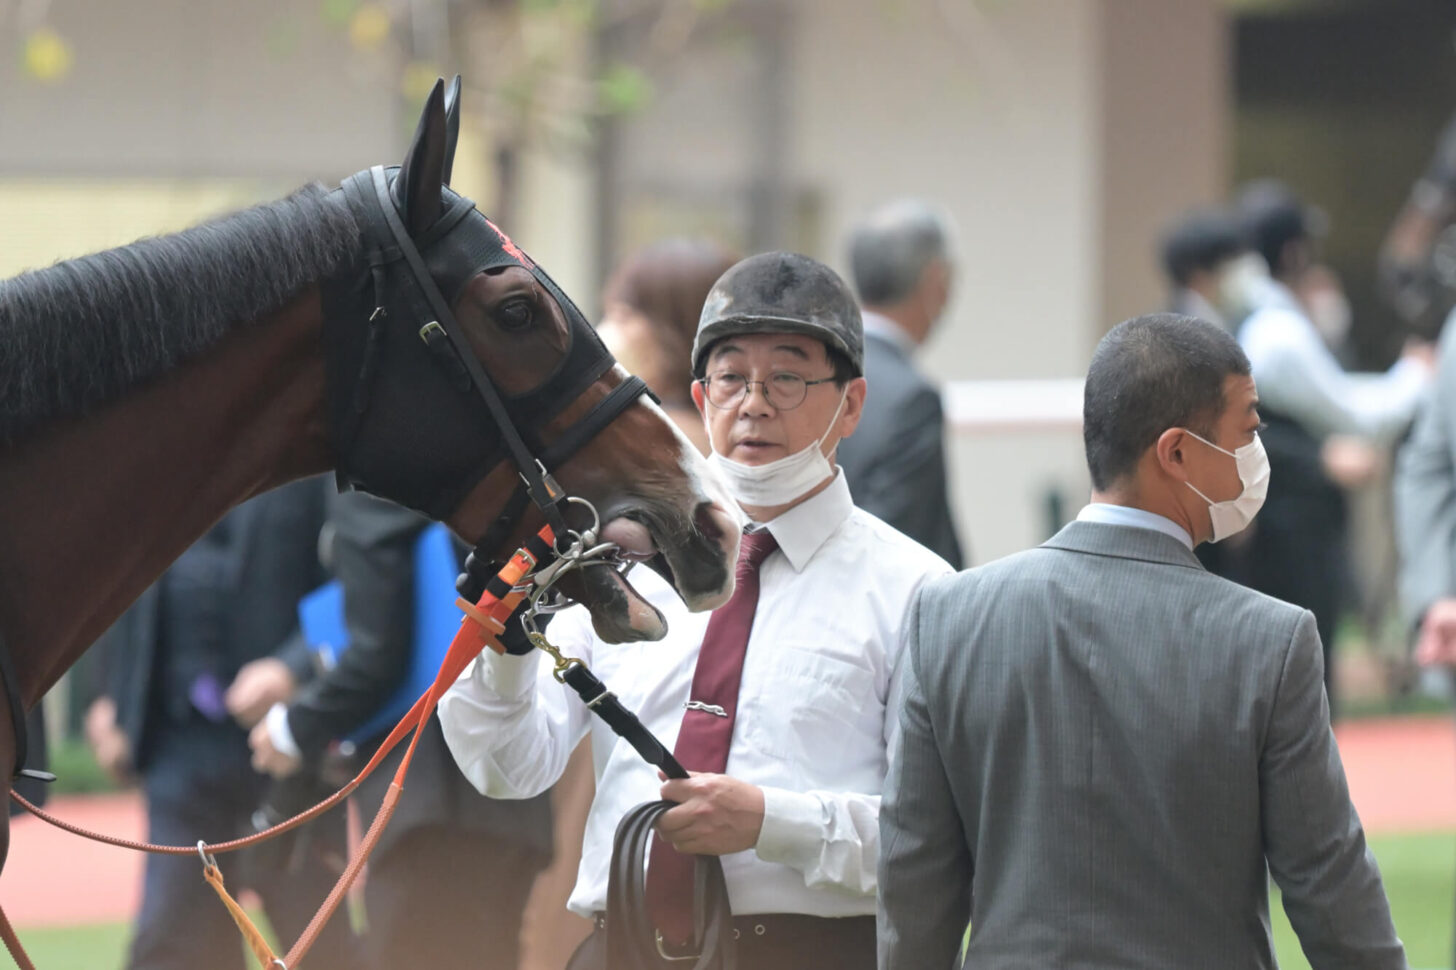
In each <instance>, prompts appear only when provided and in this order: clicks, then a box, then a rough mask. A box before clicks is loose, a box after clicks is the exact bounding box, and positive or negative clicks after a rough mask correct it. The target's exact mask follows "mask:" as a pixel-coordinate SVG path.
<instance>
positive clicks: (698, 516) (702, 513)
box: [693, 502, 723, 542]
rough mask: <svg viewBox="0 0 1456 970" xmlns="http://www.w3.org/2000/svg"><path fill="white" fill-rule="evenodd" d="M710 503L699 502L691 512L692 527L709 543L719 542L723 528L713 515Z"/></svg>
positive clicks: (712, 507) (718, 519)
mask: <svg viewBox="0 0 1456 970" xmlns="http://www.w3.org/2000/svg"><path fill="white" fill-rule="evenodd" d="M713 511H714V506H713V503H712V502H700V503H699V504H698V507H697V509H696V510H695V511H694V512H693V527H694V528H696V529H697V530H698V533H699V534H700V535H702V536H703V537H704V538H705V539H707V540H708V541H709V542H721V541H722V539H723V526H722V524H721V519H720V518H719V516H717V515H714V514H713ZM720 515H721V513H720Z"/></svg>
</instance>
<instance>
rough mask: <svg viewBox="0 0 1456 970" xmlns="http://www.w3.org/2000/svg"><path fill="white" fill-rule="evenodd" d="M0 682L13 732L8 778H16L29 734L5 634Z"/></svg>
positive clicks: (0, 636)
mask: <svg viewBox="0 0 1456 970" xmlns="http://www.w3.org/2000/svg"><path fill="white" fill-rule="evenodd" d="M0 681H3V682H4V684H5V702H6V704H7V705H9V707H10V725H11V727H12V729H13V730H14V732H15V763H14V764H13V765H12V766H11V771H10V777H12V778H18V777H19V776H20V775H21V774H24V773H25V759H26V756H27V754H28V753H29V750H28V749H29V733H28V732H27V731H26V729H25V704H24V703H23V702H22V701H21V699H20V680H19V679H18V678H17V677H16V676H15V661H14V659H13V658H12V657H11V656H10V646H9V644H7V643H6V642H5V634H3V633H0Z"/></svg>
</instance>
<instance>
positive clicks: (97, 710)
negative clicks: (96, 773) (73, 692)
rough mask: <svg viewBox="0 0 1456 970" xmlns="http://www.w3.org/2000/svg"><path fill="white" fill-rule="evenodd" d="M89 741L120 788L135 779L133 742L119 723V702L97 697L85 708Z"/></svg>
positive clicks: (93, 753)
mask: <svg viewBox="0 0 1456 970" xmlns="http://www.w3.org/2000/svg"><path fill="white" fill-rule="evenodd" d="M85 730H86V741H87V742H88V743H89V744H90V745H91V754H92V755H93V756H95V758H96V763H97V764H98V765H100V766H101V770H102V771H104V772H106V774H107V777H109V778H110V779H111V780H112V781H114V782H116V783H117V784H119V785H122V784H126V783H128V782H130V781H131V780H132V763H131V742H130V741H129V740H127V736H126V734H125V733H124V732H123V731H122V730H121V727H120V726H118V725H117V723H116V702H115V701H113V700H112V699H111V698H110V697H98V698H96V700H94V701H92V702H91V706H90V707H88V708H87V709H86V724H85Z"/></svg>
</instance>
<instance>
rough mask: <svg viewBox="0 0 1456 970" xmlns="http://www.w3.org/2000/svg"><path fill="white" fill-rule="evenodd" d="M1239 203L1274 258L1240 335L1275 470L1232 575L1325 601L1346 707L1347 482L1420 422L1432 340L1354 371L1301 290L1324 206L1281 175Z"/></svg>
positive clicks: (1328, 646) (1323, 631)
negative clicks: (1374, 450)
mask: <svg viewBox="0 0 1456 970" xmlns="http://www.w3.org/2000/svg"><path fill="white" fill-rule="evenodd" d="M1235 209H1236V212H1237V213H1238V216H1239V219H1240V223H1241V225H1242V228H1243V231H1244V234H1245V236H1246V237H1247V238H1248V240H1249V242H1250V244H1251V245H1252V246H1253V248H1254V250H1255V251H1256V252H1258V253H1259V254H1260V255H1261V256H1262V257H1263V258H1264V261H1265V263H1266V264H1267V266H1268V269H1269V280H1268V283H1267V284H1266V285H1265V286H1263V287H1262V288H1261V290H1260V291H1259V292H1260V293H1261V296H1260V298H1259V300H1258V304H1257V306H1256V307H1255V308H1254V310H1253V312H1252V313H1251V314H1250V315H1249V317H1248V318H1247V319H1246V320H1245V321H1244V323H1243V325H1242V326H1241V327H1240V328H1239V333H1238V338H1239V343H1240V345H1241V346H1242V347H1243V349H1244V352H1245V353H1246V354H1248V357H1249V362H1250V365H1251V366H1252V368H1253V376H1254V379H1255V381H1257V382H1258V385H1259V395H1260V412H1261V413H1262V414H1263V415H1264V419H1265V422H1266V424H1267V429H1266V430H1265V432H1264V434H1263V438H1264V442H1265V446H1266V447H1267V449H1268V452H1269V461H1270V465H1271V467H1272V469H1273V474H1272V477H1271V484H1270V487H1269V497H1268V501H1267V504H1266V506H1265V509H1264V513H1263V515H1261V516H1260V518H1259V522H1258V524H1257V526H1256V528H1255V529H1254V530H1253V533H1252V535H1251V536H1250V537H1249V540H1248V543H1247V545H1246V547H1245V549H1244V551H1243V553H1242V555H1241V559H1242V562H1241V563H1240V564H1239V566H1238V568H1237V570H1236V571H1231V572H1229V573H1227V575H1229V577H1230V578H1232V579H1236V580H1238V581H1239V582H1243V583H1245V584H1246V585H1248V586H1251V587H1253V588H1254V589H1257V590H1259V591H1261V592H1264V593H1268V594H1269V595H1271V596H1275V597H1277V598H1279V599H1282V600H1286V601H1288V602H1290V603H1294V604H1296V605H1298V606H1303V607H1305V608H1306V609H1308V610H1310V611H1311V612H1312V613H1314V615H1315V619H1316V621H1317V623H1318V625H1319V633H1320V641H1321V643H1322V644H1323V645H1324V651H1325V686H1326V690H1327V691H1328V692H1329V693H1330V699H1331V709H1332V710H1334V709H1335V708H1336V706H1337V705H1336V696H1335V693H1334V690H1333V684H1334V668H1335V664H1334V662H1333V658H1332V656H1331V650H1332V647H1333V643H1334V639H1335V626H1336V622H1337V621H1338V619H1339V617H1340V614H1341V612H1342V611H1343V608H1344V605H1345V602H1346V598H1347V597H1346V592H1347V590H1348V589H1349V588H1350V586H1351V579H1350V575H1349V573H1350V564H1349V559H1348V556H1349V552H1348V549H1347V523H1346V518H1347V510H1346V497H1345V489H1346V488H1349V487H1355V486H1358V485H1361V484H1364V483H1365V482H1366V481H1368V480H1369V479H1370V477H1371V475H1372V474H1373V470H1374V466H1373V465H1372V462H1371V452H1370V451H1369V447H1370V446H1378V447H1385V446H1388V445H1390V444H1391V443H1392V442H1393V441H1394V440H1395V439H1396V438H1397V437H1398V436H1399V435H1400V434H1401V433H1402V432H1403V431H1404V430H1405V428H1406V427H1407V425H1408V424H1409V423H1410V420H1411V417H1412V415H1413V414H1414V412H1415V408H1416V403H1417V401H1418V400H1419V398H1420V395H1421V393H1422V390H1423V389H1424V388H1425V386H1426V383H1427V381H1428V379H1429V375H1430V370H1431V361H1432V352H1431V348H1430V347H1429V345H1426V344H1424V343H1420V342H1415V341H1413V342H1411V343H1410V344H1409V345H1408V346H1407V348H1406V351H1405V353H1404V354H1403V355H1402V356H1401V358H1400V360H1398V361H1397V362H1396V363H1395V364H1394V366H1392V367H1391V368H1390V369H1389V370H1387V371H1386V372H1384V373H1381V374H1352V373H1347V372H1346V371H1345V369H1344V367H1343V366H1342V365H1341V364H1340V362H1339V360H1338V359H1337V358H1336V357H1335V355H1334V353H1333V352H1332V351H1331V349H1330V346H1329V344H1328V343H1327V340H1326V338H1325V336H1324V335H1322V333H1321V330H1320V328H1319V327H1318V326H1317V325H1316V322H1315V320H1314V318H1312V317H1311V314H1310V310H1309V308H1308V307H1306V306H1305V305H1304V304H1302V303H1301V302H1300V300H1299V297H1298V295H1297V293H1298V290H1299V287H1300V285H1301V281H1303V280H1304V279H1305V277H1306V275H1307V274H1308V273H1309V272H1310V271H1311V268H1312V267H1313V266H1314V265H1315V261H1316V243H1317V239H1318V238H1319V237H1320V236H1321V235H1322V234H1323V232H1324V219H1323V216H1322V215H1321V214H1320V213H1319V212H1318V211H1317V210H1312V209H1310V208H1308V207H1307V206H1305V205H1304V203H1303V202H1301V201H1300V200H1299V199H1298V198H1297V197H1296V196H1295V195H1294V194H1293V193H1292V192H1291V191H1290V190H1289V189H1288V188H1287V187H1286V186H1285V185H1283V184H1282V183H1279V182H1275V181H1272V180H1263V181H1257V182H1253V183H1251V184H1249V185H1248V186H1246V187H1245V188H1244V189H1243V190H1242V192H1241V193H1240V194H1239V197H1238V200H1237V202H1236V206H1235ZM1327 329H1328V328H1327ZM1351 439H1354V440H1353V441H1352V440H1351Z"/></svg>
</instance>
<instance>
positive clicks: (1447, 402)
mask: <svg viewBox="0 0 1456 970" xmlns="http://www.w3.org/2000/svg"><path fill="white" fill-rule="evenodd" d="M1394 490H1395V526H1396V529H1395V538H1396V545H1397V547H1398V548H1399V550H1400V594H1401V606H1402V607H1403V612H1404V615H1405V618H1406V619H1407V621H1408V622H1409V624H1410V629H1411V630H1412V631H1414V633H1415V640H1416V645H1415V659H1416V662H1417V663H1418V664H1420V665H1421V666H1422V667H1423V668H1426V669H1429V670H1435V671H1442V672H1444V673H1445V674H1446V675H1447V676H1448V677H1449V676H1450V675H1451V673H1452V672H1453V671H1456V327H1453V326H1451V324H1450V319H1448V320H1447V323H1446V326H1445V328H1444V329H1443V330H1442V334H1441V344H1440V356H1439V359H1438V361H1437V366H1436V379H1435V381H1434V383H1433V386H1432V387H1431V389H1430V393H1429V394H1427V395H1426V396H1425V397H1424V398H1423V399H1422V401H1421V405H1420V409H1419V411H1418V413H1417V415H1416V420H1415V425H1414V427H1413V428H1412V429H1411V434H1410V437H1409V438H1408V439H1407V440H1406V442H1405V444H1404V445H1403V446H1402V447H1401V449H1400V453H1399V455H1398V456H1397V460H1396V467H1395V489H1394Z"/></svg>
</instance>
